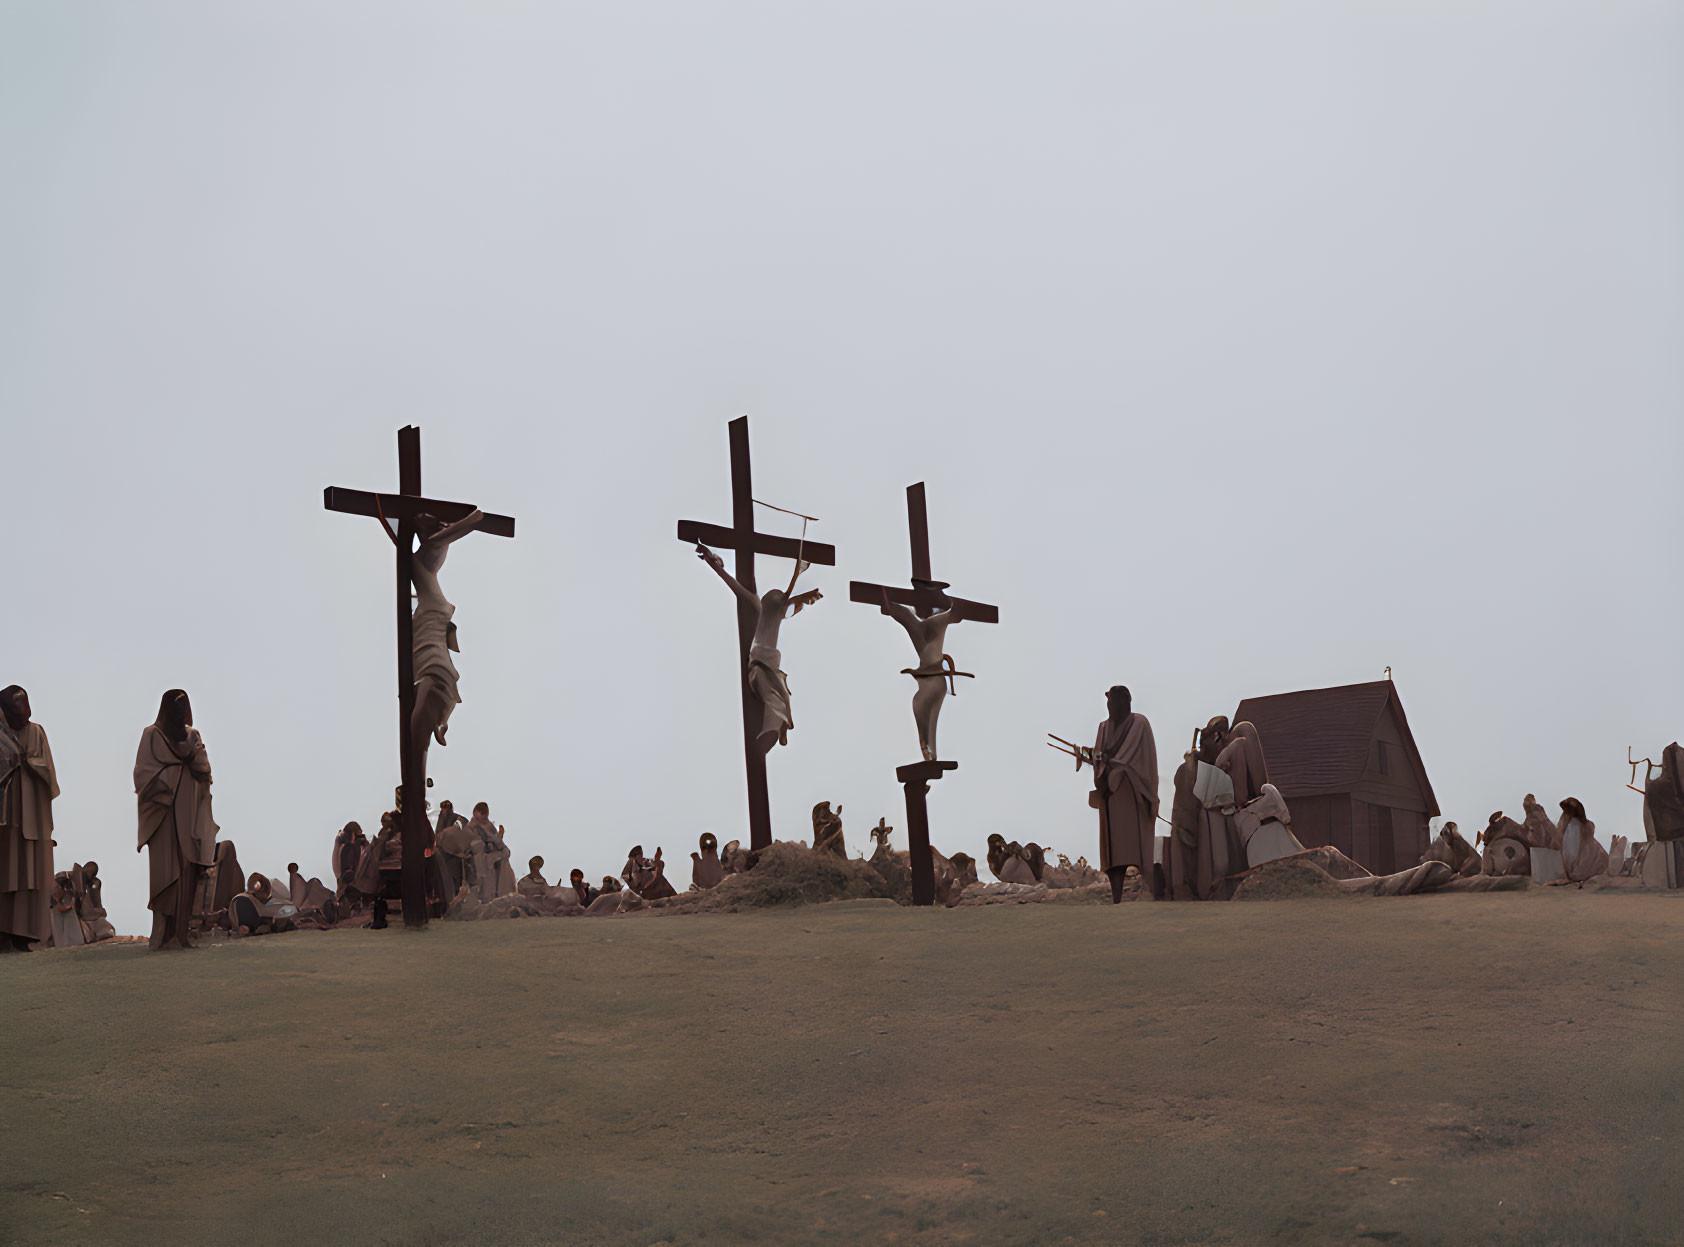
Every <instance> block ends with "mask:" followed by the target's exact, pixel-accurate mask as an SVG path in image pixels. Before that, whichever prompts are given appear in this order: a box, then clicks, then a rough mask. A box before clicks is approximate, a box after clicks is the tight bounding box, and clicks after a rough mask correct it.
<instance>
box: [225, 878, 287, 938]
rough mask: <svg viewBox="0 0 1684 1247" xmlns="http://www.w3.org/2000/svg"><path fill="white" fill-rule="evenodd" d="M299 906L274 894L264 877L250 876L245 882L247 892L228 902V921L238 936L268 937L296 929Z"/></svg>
mask: <svg viewBox="0 0 1684 1247" xmlns="http://www.w3.org/2000/svg"><path fill="white" fill-rule="evenodd" d="M297 915H298V907H297V906H296V905H294V904H293V903H292V901H291V900H290V899H286V900H283V899H281V898H280V897H278V896H277V895H276V894H275V887H274V884H272V883H271V882H270V881H269V877H268V876H267V875H262V874H257V873H255V872H254V873H253V874H252V875H251V877H250V878H249V879H248V880H247V881H246V890H245V891H244V892H241V893H240V894H239V895H238V896H236V897H234V899H233V900H232V901H231V902H230V904H229V906H228V917H229V921H230V923H231V924H232V926H233V929H234V932H235V933H236V934H238V935H267V934H268V933H269V932H271V931H291V930H292V929H293V928H294V927H295V926H297V921H296V919H297Z"/></svg>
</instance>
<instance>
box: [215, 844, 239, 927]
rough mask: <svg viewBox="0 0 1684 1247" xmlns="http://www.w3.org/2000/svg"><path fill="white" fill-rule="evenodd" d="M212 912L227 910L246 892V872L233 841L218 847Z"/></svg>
mask: <svg viewBox="0 0 1684 1247" xmlns="http://www.w3.org/2000/svg"><path fill="white" fill-rule="evenodd" d="M211 874H212V875H213V876H214V878H213V879H212V881H211V901H210V906H211V907H210V912H211V913H213V914H214V913H218V912H224V911H226V910H227V908H228V906H230V905H232V904H233V903H234V898H235V897H236V896H238V895H239V894H240V893H241V892H244V891H245V890H246V872H245V869H244V868H243V867H242V866H241V865H240V857H239V854H237V853H235V852H234V842H233V841H232V840H223V841H220V842H219V843H218V844H217V846H216V865H215V867H213V868H212V870H211Z"/></svg>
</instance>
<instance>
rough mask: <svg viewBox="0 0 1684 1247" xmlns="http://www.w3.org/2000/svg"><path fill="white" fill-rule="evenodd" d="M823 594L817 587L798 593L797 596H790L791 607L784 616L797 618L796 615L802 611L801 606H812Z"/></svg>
mask: <svg viewBox="0 0 1684 1247" xmlns="http://www.w3.org/2000/svg"><path fill="white" fill-rule="evenodd" d="M823 596H824V594H822V593H820V592H819V591H818V590H817V589H809V590H807V592H805V593H802V594H798V595H797V596H795V597H792V598H790V600H789V607H788V609H787V610H786V611H785V613H784V618H785V619H793V618H795V616H797V615H799V614H800V613H801V608H802V607H803V606H811V605H812V604H813V603H814V602H817V601H818V600H819V599H820V598H822V597H823Z"/></svg>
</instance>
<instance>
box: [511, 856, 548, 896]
mask: <svg viewBox="0 0 1684 1247" xmlns="http://www.w3.org/2000/svg"><path fill="white" fill-rule="evenodd" d="M515 891H517V892H519V893H520V894H521V895H522V896H528V897H533V898H537V897H544V896H548V895H549V894H550V881H549V880H548V879H546V878H544V859H543V858H541V857H535V858H533V859H532V860H531V861H529V862H528V863H526V874H525V875H523V876H521V879H520V882H519V883H517V884H515Z"/></svg>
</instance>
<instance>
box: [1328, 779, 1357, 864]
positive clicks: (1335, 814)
mask: <svg viewBox="0 0 1684 1247" xmlns="http://www.w3.org/2000/svg"><path fill="white" fill-rule="evenodd" d="M1321 799H1322V800H1323V801H1326V802H1327V812H1328V817H1329V819H1330V820H1331V824H1332V829H1333V830H1332V836H1333V838H1332V840H1331V841H1330V843H1331V844H1332V845H1333V847H1334V848H1336V849H1338V850H1339V851H1340V852H1341V853H1343V854H1344V855H1345V856H1346V857H1348V858H1350V859H1351V860H1352V861H1353V862H1354V861H1355V860H1356V846H1355V845H1354V844H1352V843H1351V799H1350V798H1349V797H1347V796H1346V795H1345V794H1344V793H1340V794H1339V795H1338V796H1336V797H1323V798H1321Z"/></svg>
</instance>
